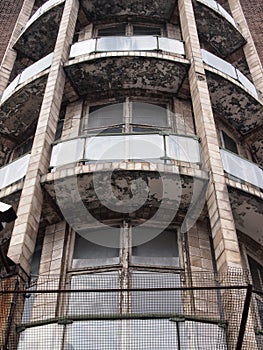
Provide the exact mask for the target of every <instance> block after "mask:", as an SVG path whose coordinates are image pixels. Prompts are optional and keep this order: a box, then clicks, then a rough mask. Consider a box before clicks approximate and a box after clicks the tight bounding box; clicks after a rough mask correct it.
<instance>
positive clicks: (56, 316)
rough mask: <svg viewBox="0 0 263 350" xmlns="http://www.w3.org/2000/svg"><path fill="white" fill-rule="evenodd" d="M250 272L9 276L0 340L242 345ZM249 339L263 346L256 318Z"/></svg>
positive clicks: (20, 345)
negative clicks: (28, 279)
mask: <svg viewBox="0 0 263 350" xmlns="http://www.w3.org/2000/svg"><path fill="white" fill-rule="evenodd" d="M246 278H247V276H245V275H244V274H241V273H240V274H239V273H233V272H231V273H229V274H225V275H220V276H215V275H214V274H212V273H198V274H192V275H191V276H188V275H186V274H185V273H183V272H180V273H171V272H169V273H161V272H152V273H147V274H145V273H142V272H139V271H130V272H129V274H128V275H127V276H126V275H124V276H123V275H122V274H121V273H120V272H119V271H112V272H107V273H93V274H83V275H74V276H70V277H68V278H67V280H65V281H64V280H61V278H59V277H58V276H53V277H50V276H48V277H39V278H38V280H37V281H34V282H32V283H31V284H30V285H25V284H24V283H22V282H21V281H20V280H19V279H13V280H12V281H10V280H7V282H5V284H2V286H1V289H2V294H0V296H1V298H2V305H3V312H2V314H1V316H0V318H1V321H2V329H1V331H2V333H1V335H2V336H1V339H0V341H1V347H0V348H2V349H19V350H31V349H34V350H36V349H43V350H44V349H45V350H47V349H50V350H51V349H52V350H56V349H58V350H61V349H63V350H73V349H74V350H77V349H78V350H82V349H83V350H84V349H85V350H88V349H92V350H96V349H97V350H99V349H101V350H102V349H119V350H132V349H134V350H135V349H148V350H150V349H151V350H157V349H158V350H161V349H164V350H170V349H185V350H188V349H189V350H191V349H193V350H198V349H200V350H203V349H204V350H206V349H207V350H212V349H235V348H236V347H235V344H236V342H237V339H238V335H239V330H240V322H241V317H242V310H243V308H244V300H245V297H246V292H247V285H246V283H245V280H246ZM11 282H12V283H11ZM3 298H5V302H4V299H3ZM251 312H252V311H251ZM253 318H254V317H251V319H253ZM244 344H245V345H244V346H245V347H244V349H245V348H250V349H260V348H262V333H261V332H260V331H258V332H257V334H256V335H255V333H254V326H253V325H252V324H251V322H250V321H249V320H248V322H247V331H246V334H245V338H244Z"/></svg>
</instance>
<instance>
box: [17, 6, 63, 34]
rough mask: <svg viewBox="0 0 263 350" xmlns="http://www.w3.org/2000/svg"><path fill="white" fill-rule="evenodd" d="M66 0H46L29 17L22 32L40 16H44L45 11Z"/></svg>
mask: <svg viewBox="0 0 263 350" xmlns="http://www.w3.org/2000/svg"><path fill="white" fill-rule="evenodd" d="M64 1H65V0H49V1H47V2H45V3H44V4H43V5H42V6H40V7H39V9H38V10H37V11H36V12H35V13H34V14H33V16H32V17H30V18H29V20H28V21H27V23H26V25H25V27H24V28H23V31H22V33H21V34H20V36H21V35H22V34H23V32H24V31H25V30H26V29H27V28H28V27H30V26H31V24H32V23H34V22H35V21H36V20H37V19H38V18H39V17H40V16H42V15H43V14H44V13H46V12H48V11H49V10H50V9H51V8H52V7H54V6H57V5H59V4H62V3H63V2H64Z"/></svg>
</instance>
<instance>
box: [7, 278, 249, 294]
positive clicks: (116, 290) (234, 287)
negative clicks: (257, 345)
mask: <svg viewBox="0 0 263 350" xmlns="http://www.w3.org/2000/svg"><path fill="white" fill-rule="evenodd" d="M178 275H180V273H178ZM247 288H248V286H247V285H231V286H203V287H159V288H150V287H149V288H109V289H101V288H100V289H95V288H94V289H84V288H83V289H79V288H77V289H36V290H17V291H14V290H3V291H1V293H0V295H1V294H28V293H30V294H62V293H119V292H165V291H166V292H167V291H170V292H172V291H173V292H176V291H191V290H192V291H195V290H242V289H247Z"/></svg>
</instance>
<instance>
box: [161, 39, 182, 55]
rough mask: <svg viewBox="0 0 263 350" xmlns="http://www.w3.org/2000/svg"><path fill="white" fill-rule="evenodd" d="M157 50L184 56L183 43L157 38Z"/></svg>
mask: <svg viewBox="0 0 263 350" xmlns="http://www.w3.org/2000/svg"><path fill="white" fill-rule="evenodd" d="M158 41H159V49H160V50H163V51H167V52H172V53H176V54H179V55H185V50H184V43H183V42H182V41H179V40H175V39H169V38H164V37H159V38H158Z"/></svg>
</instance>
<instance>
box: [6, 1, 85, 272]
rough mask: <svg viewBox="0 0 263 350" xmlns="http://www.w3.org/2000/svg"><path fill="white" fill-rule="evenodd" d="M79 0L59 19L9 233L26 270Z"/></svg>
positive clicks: (17, 260)
mask: <svg viewBox="0 0 263 350" xmlns="http://www.w3.org/2000/svg"><path fill="white" fill-rule="evenodd" d="M78 7H79V3H78V0H67V1H66V2H65V6H64V11H63V15H62V19H61V23H60V28H59V32H58V37H57V42H56V46H55V50H54V56H53V62H52V65H51V68H50V72H49V75H48V80H47V85H46V90H45V94H44V98H43V102H42V106H41V111H40V114H39V120H38V124H37V130H36V133H35V139H34V144H33V148H32V153H31V157H30V162H29V166H28V171H27V174H26V177H25V182H24V186H23V190H22V194H21V198H20V203H19V207H18V211H17V215H18V218H17V220H16V222H15V226H14V230H13V233H12V237H11V242H10V247H9V251H8V256H9V257H10V258H11V259H12V260H13V261H14V262H15V263H17V264H20V265H21V266H22V267H23V268H24V269H25V271H27V272H29V270H30V266H29V264H30V259H31V256H32V254H33V252H34V247H35V240H36V236H37V232H38V226H39V221H40V216H41V209H42V203H43V196H42V190H41V186H40V177H41V175H42V174H45V173H47V172H48V167H49V160H50V154H51V144H52V142H53V140H54V135H55V132H56V127H57V121H58V116H59V110H60V105H61V100H62V95H63V90H64V84H65V73H64V70H63V67H62V66H63V63H64V62H65V61H66V60H67V58H68V54H69V49H70V44H71V42H72V38H73V34H74V29H75V24H76V20H77V14H78Z"/></svg>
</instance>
